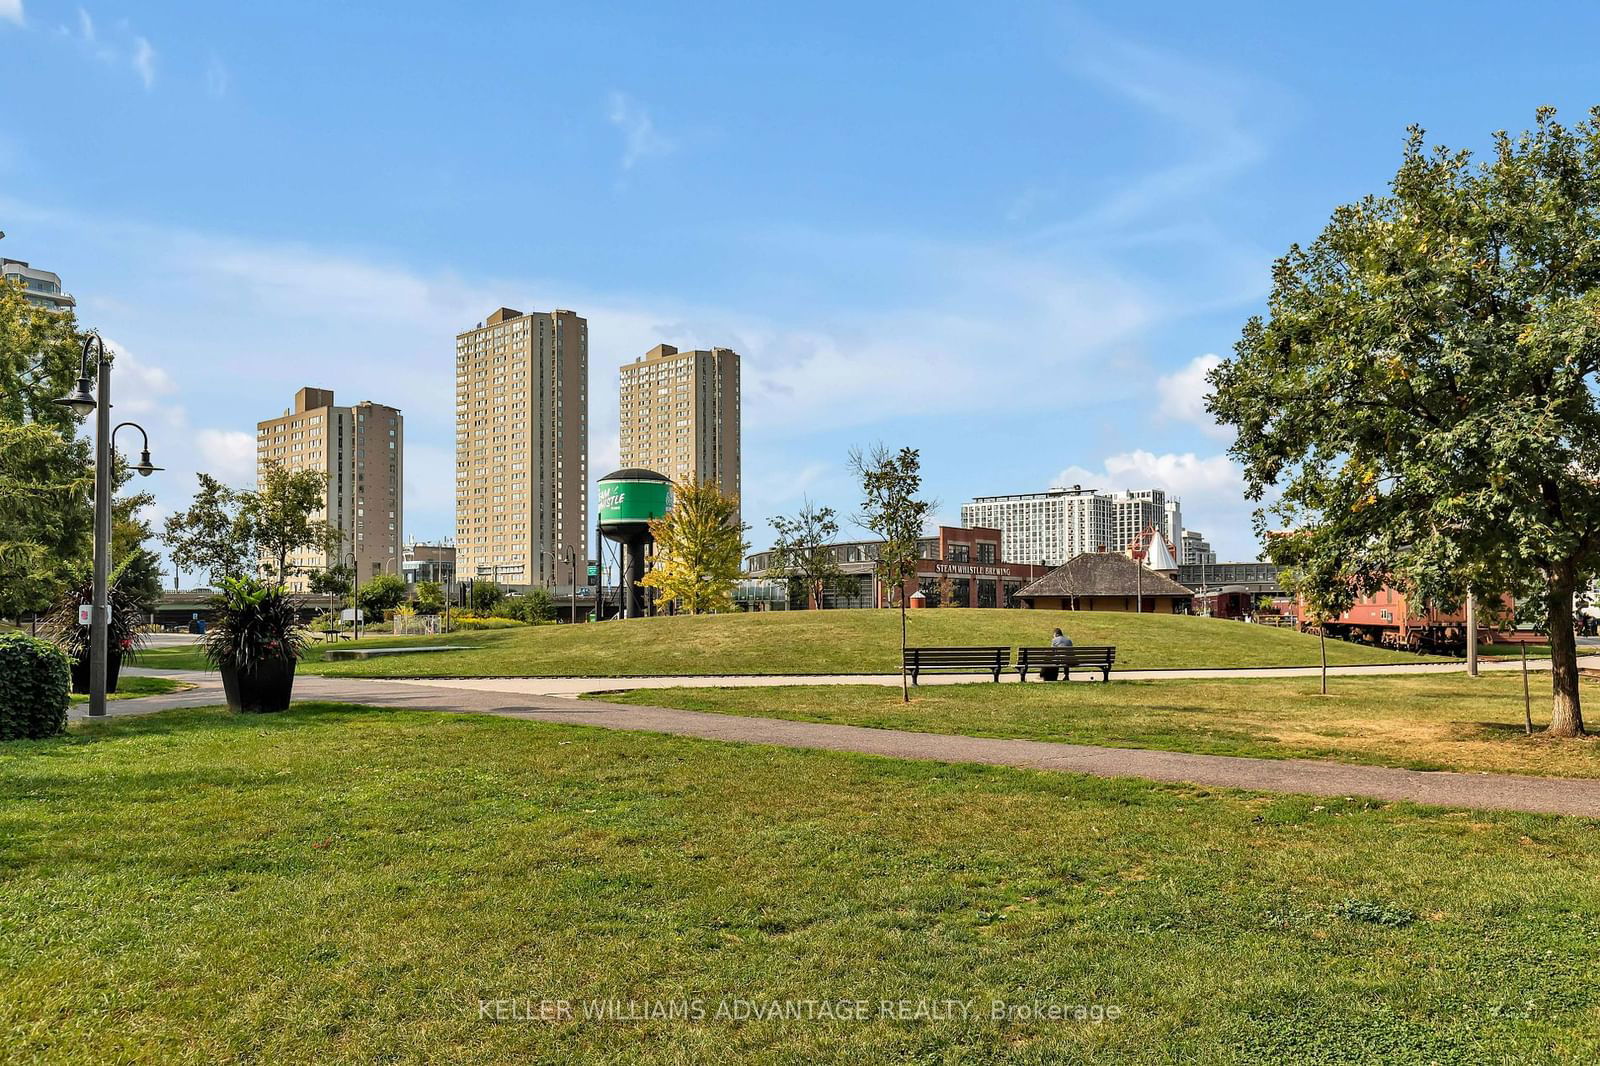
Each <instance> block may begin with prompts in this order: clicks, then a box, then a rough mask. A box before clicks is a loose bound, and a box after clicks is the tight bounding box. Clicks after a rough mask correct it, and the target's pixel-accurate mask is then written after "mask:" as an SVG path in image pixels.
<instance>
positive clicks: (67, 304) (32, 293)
mask: <svg viewBox="0 0 1600 1066" xmlns="http://www.w3.org/2000/svg"><path fill="white" fill-rule="evenodd" d="M0 278H3V279H5V280H6V281H14V282H16V283H17V284H19V285H21V286H22V290H23V292H22V298H23V299H24V300H27V301H28V302H29V303H31V304H33V305H34V306H35V307H47V308H49V309H50V310H52V311H66V310H70V309H71V308H72V307H74V306H76V304H77V301H76V300H74V299H73V298H72V296H71V295H70V294H68V293H65V292H62V291H61V275H60V274H56V273H54V272H52V271H49V270H40V269H39V268H38V267H31V266H29V265H28V264H27V263H24V262H23V261H22V260H20V259H7V258H5V257H4V256H0Z"/></svg>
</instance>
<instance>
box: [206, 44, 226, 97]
mask: <svg viewBox="0 0 1600 1066" xmlns="http://www.w3.org/2000/svg"><path fill="white" fill-rule="evenodd" d="M231 83H232V76H231V75H230V74H229V73H228V68H227V66H226V64H224V63H223V62H222V58H221V57H220V56H218V55H217V54H216V53H214V52H213V53H212V55H211V57H210V58H209V59H208V60H206V95H207V96H209V97H211V98H212V99H213V100H220V99H222V98H223V97H224V96H227V95H228V86H229V85H230V84H231Z"/></svg>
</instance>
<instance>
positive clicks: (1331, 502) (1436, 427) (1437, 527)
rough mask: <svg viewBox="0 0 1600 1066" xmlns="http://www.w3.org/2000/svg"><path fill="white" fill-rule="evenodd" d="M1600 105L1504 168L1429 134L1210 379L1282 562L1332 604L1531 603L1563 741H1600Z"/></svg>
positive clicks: (1340, 219)
mask: <svg viewBox="0 0 1600 1066" xmlns="http://www.w3.org/2000/svg"><path fill="white" fill-rule="evenodd" d="M1597 372H1600V110H1597V111H1596V112H1595V113H1593V114H1591V117H1590V118H1589V120H1587V121H1585V122H1583V123H1580V124H1579V125H1577V126H1576V127H1573V128H1571V129H1568V128H1565V127H1563V126H1562V125H1560V124H1559V123H1557V122H1556V121H1555V117H1554V113H1553V112H1552V111H1550V110H1548V109H1546V110H1541V111H1540V112H1539V113H1538V118H1537V125H1536V126H1535V128H1534V129H1533V130H1532V131H1530V132H1526V133H1523V134H1521V135H1519V136H1515V137H1512V136H1508V135H1506V134H1503V133H1502V134H1497V135H1496V136H1495V143H1494V151H1493V154H1492V156H1491V157H1489V158H1487V159H1485V160H1483V161H1481V162H1479V161H1475V160H1474V159H1473V158H1472V156H1471V155H1470V154H1469V153H1467V152H1460V151H1457V152H1452V151H1447V150H1445V149H1443V148H1436V149H1432V150H1430V149H1428V148H1427V147H1426V146H1425V144H1424V141H1423V134H1422V131H1421V130H1418V129H1412V130H1411V132H1410V136H1409V138H1408V139H1407V141H1406V146H1405V151H1404V155H1403V158H1402V161H1401V165H1400V169H1399V171H1398V173H1397V174H1396V175H1395V178H1394V181H1393V183H1392V186H1391V189H1390V191H1389V192H1388V193H1387V194H1385V195H1381V196H1369V197H1367V198H1366V199H1364V200H1361V201H1360V202H1358V203H1354V204H1350V205H1347V206H1344V207H1340V208H1338V209H1337V210H1336V211H1335V212H1334V214H1333V218H1332V220H1331V221H1330V222H1329V223H1328V226H1327V228H1326V229H1325V230H1324V231H1323V232H1322V234H1321V236H1319V237H1318V238H1317V239H1316V240H1315V241H1314V242H1313V243H1312V244H1311V245H1309V246H1307V247H1300V246H1298V245H1296V246H1293V247H1291V248H1290V249H1289V252H1288V254H1287V255H1285V256H1284V257H1283V258H1282V259H1280V260H1279V261H1278V262H1277V264H1276V266H1275V267H1274V270H1273V285H1272V295H1271V299H1270V302H1269V309H1268V313H1267V315H1266V316H1265V317H1256V318H1252V319H1251V320H1250V321H1249V322H1248V323H1247V324H1246V326H1245V328H1244V332H1243V336H1242V337H1241V338H1240V340H1239V342H1238V344H1237V345H1236V347H1235V354H1234V357H1233V358H1232V359H1230V360H1228V361H1226V362H1224V363H1223V364H1222V365H1221V366H1219V367H1218V368H1217V369H1216V370H1215V371H1214V372H1213V373H1212V375H1211V382H1212V385H1213V386H1214V389H1215V392H1214V395H1213V396H1212V398H1211V399H1210V401H1209V405H1210V409H1211V411H1212V412H1213V413H1214V414H1215V415H1216V416H1217V419H1218V421H1219V422H1223V423H1226V424H1230V425H1232V426H1235V427H1237V429H1238V438H1237V441H1236V443H1235V444H1234V446H1233V449H1232V454H1233V456H1234V458H1236V459H1237V460H1238V461H1239V462H1240V463H1242V464H1243V466H1244V471H1245V475H1246V477H1247V479H1248V484H1249V491H1250V493H1251V495H1252V497H1253V498H1255V499H1258V500H1259V499H1262V498H1263V497H1264V495H1265V494H1266V493H1267V492H1268V491H1269V490H1273V491H1276V493H1277V494H1278V498H1277V500H1276V501H1275V502H1274V503H1273V504H1272V505H1271V506H1270V507H1267V508H1264V509H1263V510H1261V511H1258V513H1257V523H1258V527H1259V528H1260V530H1261V531H1262V532H1263V533H1265V532H1268V531H1269V530H1273V529H1274V528H1276V529H1277V530H1279V531H1282V532H1283V535H1278V536H1270V537H1268V538H1267V545H1268V551H1269V553H1270V554H1271V556H1272V557H1273V559H1274V560H1276V561H1278V562H1280V563H1282V564H1285V565H1286V566H1287V567H1289V569H1290V571H1291V572H1292V573H1293V574H1295V575H1296V579H1297V580H1299V581H1301V582H1302V583H1303V586H1304V587H1309V588H1312V589H1314V590H1318V591H1319V593H1320V595H1319V596H1318V597H1317V598H1318V599H1319V600H1320V601H1321V602H1322V603H1323V605H1324V606H1325V607H1337V606H1338V605H1339V603H1341V602H1347V599H1348V596H1349V595H1352V594H1354V593H1355V592H1371V591H1374V590H1376V589H1377V588H1378V587H1379V586H1381V585H1383V584H1385V583H1392V584H1398V585H1401V586H1402V587H1404V588H1405V589H1406V590H1407V591H1408V592H1410V593H1411V594H1413V595H1414V596H1416V597H1419V598H1421V599H1423V600H1427V601H1430V602H1433V603H1436V604H1441V605H1447V604H1448V605H1454V604H1457V603H1459V602H1461V600H1462V599H1463V598H1464V597H1465V594H1466V592H1467V591H1468V590H1469V589H1471V590H1474V591H1476V592H1477V593H1479V594H1480V595H1481V596H1482V597H1484V598H1485V599H1487V600H1490V601H1493V600H1498V598H1499V595H1500V594H1501V593H1502V592H1505V591H1512V592H1524V591H1534V592H1536V594H1537V595H1538V596H1540V597H1541V598H1542V599H1543V600H1544V602H1545V604H1546V606H1547V611H1548V624H1549V629H1550V643H1551V652H1552V662H1553V669H1552V671H1551V682H1552V688H1553V701H1552V702H1553V708H1552V715H1551V721H1550V727H1549V732H1550V733H1552V734H1554V735H1557V736H1576V735H1579V734H1581V733H1582V732H1583V717H1582V713H1581V709H1580V706H1579V695H1578V674H1577V662H1576V648H1575V642H1574V639H1573V629H1572V613H1573V607H1572V603H1573V594H1574V593H1575V592H1576V591H1577V590H1578V588H1579V587H1580V585H1581V584H1582V583H1583V582H1584V580H1585V579H1586V578H1587V577H1588V576H1589V575H1592V574H1593V573H1595V571H1596V569H1597V567H1600V407H1597V403H1596V375H1597Z"/></svg>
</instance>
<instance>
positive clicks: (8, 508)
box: [0, 281, 94, 617]
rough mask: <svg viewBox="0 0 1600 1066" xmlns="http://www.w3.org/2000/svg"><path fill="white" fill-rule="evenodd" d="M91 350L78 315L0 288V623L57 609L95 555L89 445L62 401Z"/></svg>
mask: <svg viewBox="0 0 1600 1066" xmlns="http://www.w3.org/2000/svg"><path fill="white" fill-rule="evenodd" d="M82 346H83V334H81V333H79V332H78V328H77V321H76V319H75V318H74V317H73V315H72V313H71V312H70V311H51V310H47V309H43V308H38V307H35V306H33V305H32V304H30V303H28V301H27V300H26V299H25V298H24V296H23V288H22V286H21V285H20V284H18V283H16V282H11V281H0V616H4V617H16V616H18V615H21V614H24V613H26V612H28V611H37V610H43V609H45V608H46V607H48V606H49V604H50V603H51V601H52V600H53V599H54V598H55V597H56V596H57V595H58V594H59V593H60V591H61V590H62V589H63V588H64V587H65V584H66V580H67V575H68V570H69V568H70V567H71V566H72V565H73V564H74V563H75V562H76V561H78V560H80V559H83V558H86V557H88V555H89V554H90V551H91V547H92V543H93V537H94V516H93V513H92V510H91V508H90V502H89V501H90V497H91V495H92V493H93V488H94V476H93V473H92V470H91V466H92V460H91V456H90V452H89V443H88V441H87V440H83V439H79V438H78V437H77V432H78V423H77V419H76V416H74V414H73V413H72V412H71V411H70V410H68V409H67V408H65V407H62V406H61V405H59V404H57V403H56V402H55V400H56V399H57V398H58V397H60V396H62V395H64V394H65V393H67V392H68V391H69V390H70V388H71V387H72V385H73V383H74V382H75V381H76V380H77V376H78V365H79V356H80V354H81V352H82Z"/></svg>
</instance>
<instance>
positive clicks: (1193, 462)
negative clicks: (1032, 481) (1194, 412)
mask: <svg viewBox="0 0 1600 1066" xmlns="http://www.w3.org/2000/svg"><path fill="white" fill-rule="evenodd" d="M1055 484H1057V485H1082V486H1084V487H1085V488H1096V489H1099V490H1100V491H1102V492H1120V491H1123V490H1125V489H1165V490H1166V491H1167V493H1168V494H1169V495H1172V496H1176V497H1178V498H1179V499H1180V500H1182V501H1183V524H1184V525H1185V526H1186V527H1187V528H1189V529H1198V530H1200V531H1201V532H1202V533H1205V534H1207V536H1208V537H1209V538H1210V540H1211V544H1212V547H1213V548H1215V549H1216V550H1217V552H1218V553H1219V555H1220V556H1221V557H1222V558H1223V559H1225V560H1228V561H1240V560H1248V559H1254V558H1256V556H1257V554H1258V552H1259V550H1260V548H1259V546H1258V545H1257V544H1256V543H1255V540H1254V537H1252V536H1251V534H1250V529H1251V525H1250V516H1251V512H1252V511H1253V510H1254V509H1255V505H1254V504H1252V503H1251V502H1250V501H1248V500H1246V499H1245V495H1244V492H1245V485H1244V474H1243V472H1242V471H1241V470H1240V469H1239V467H1238V466H1236V465H1234V463H1233V462H1232V460H1230V459H1229V458H1228V457H1227V456H1226V455H1206V456H1202V455H1196V454H1195V453H1194V452H1166V453H1163V454H1159V455H1158V454H1156V453H1154V452H1149V451H1145V450H1144V449H1136V450H1134V451H1130V452H1120V453H1118V454H1116V455H1109V456H1107V457H1106V459H1105V462H1104V464H1103V468H1102V469H1100V470H1088V469H1085V468H1084V467H1081V466H1069V467H1067V468H1066V469H1065V470H1063V471H1061V473H1060V474H1058V475H1056V480H1055Z"/></svg>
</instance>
